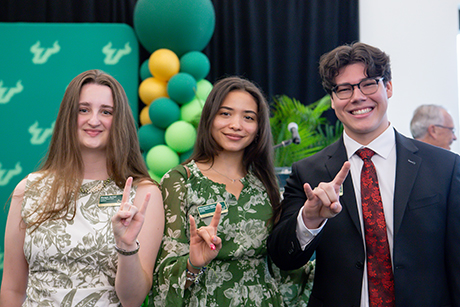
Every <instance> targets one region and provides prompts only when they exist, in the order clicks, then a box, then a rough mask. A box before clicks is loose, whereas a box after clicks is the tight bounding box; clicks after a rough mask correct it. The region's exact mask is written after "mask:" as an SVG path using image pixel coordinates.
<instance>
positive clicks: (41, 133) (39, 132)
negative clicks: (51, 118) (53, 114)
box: [29, 121, 55, 145]
mask: <svg viewBox="0 0 460 307" xmlns="http://www.w3.org/2000/svg"><path fill="white" fill-rule="evenodd" d="M54 123H55V122H53V123H52V124H51V127H50V128H46V129H44V128H39V127H38V121H35V123H34V124H33V125H32V126H30V127H29V133H30V134H32V138H31V139H30V144H32V145H41V144H43V143H45V141H46V139H47V138H48V137H50V136H51V135H52V134H53V129H54Z"/></svg>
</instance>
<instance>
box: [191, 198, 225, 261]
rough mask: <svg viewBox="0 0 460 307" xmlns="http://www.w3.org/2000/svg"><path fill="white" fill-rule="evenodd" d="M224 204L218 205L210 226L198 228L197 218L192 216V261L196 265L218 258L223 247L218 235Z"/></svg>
mask: <svg viewBox="0 0 460 307" xmlns="http://www.w3.org/2000/svg"><path fill="white" fill-rule="evenodd" d="M221 212H222V206H221V205H220V204H217V205H216V211H215V212H214V215H213V217H212V220H211V223H210V224H209V226H205V227H200V228H198V229H197V228H196V223H195V219H194V218H193V217H192V216H190V255H189V257H190V261H191V262H192V264H193V265H194V266H197V267H203V266H206V265H207V264H208V263H210V262H211V261H212V260H213V259H214V258H216V256H217V254H218V253H219V251H220V249H221V248H222V240H221V239H220V238H219V237H218V236H217V226H218V225H219V221H220V214H221Z"/></svg>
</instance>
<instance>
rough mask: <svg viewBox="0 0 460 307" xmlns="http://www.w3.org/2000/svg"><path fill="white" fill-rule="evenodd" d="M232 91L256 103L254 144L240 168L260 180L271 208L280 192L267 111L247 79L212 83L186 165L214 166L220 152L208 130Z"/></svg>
mask: <svg viewBox="0 0 460 307" xmlns="http://www.w3.org/2000/svg"><path fill="white" fill-rule="evenodd" d="M232 91H244V92H247V93H249V94H250V95H251V96H252V97H253V98H254V100H255V102H256V104H257V107H258V113H257V118H258V131H257V135H256V137H255V139H254V141H253V142H252V143H251V144H250V145H249V146H248V147H246V148H245V150H244V155H243V165H244V167H245V168H246V170H249V169H250V170H251V171H252V172H253V173H254V175H255V176H256V177H257V178H258V179H259V180H260V181H262V183H263V185H264V186H265V189H266V190H267V193H268V196H269V198H270V202H271V204H272V206H273V207H275V206H278V205H279V202H280V193H279V188H278V184H277V181H276V176H275V171H274V169H275V168H274V162H273V144H272V133H271V128H270V120H269V115H270V109H269V107H268V103H267V101H266V99H265V97H264V95H263V94H262V91H261V90H260V89H259V88H258V87H257V86H256V85H255V84H254V83H252V82H251V81H249V80H246V79H243V78H240V77H235V76H233V77H226V78H224V79H221V80H219V81H218V82H217V83H216V84H214V87H213V89H212V91H211V93H210V94H209V96H208V98H207V99H206V102H205V104H204V107H203V111H202V113H201V120H200V124H199V126H198V133H197V139H196V144H195V149H194V152H193V154H192V156H191V157H190V159H189V160H188V161H187V162H189V161H190V160H195V161H198V162H208V161H210V162H211V163H213V162H214V157H215V156H217V155H218V154H219V152H220V151H221V150H222V147H221V146H220V145H219V144H218V143H217V142H216V141H215V140H214V138H213V137H212V134H211V128H212V124H213V122H214V118H215V117H216V115H217V112H218V111H219V109H220V106H221V105H222V103H223V101H224V100H225V98H226V97H227V95H228V94H229V93H230V92H232Z"/></svg>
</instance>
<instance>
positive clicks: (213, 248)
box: [209, 243, 216, 251]
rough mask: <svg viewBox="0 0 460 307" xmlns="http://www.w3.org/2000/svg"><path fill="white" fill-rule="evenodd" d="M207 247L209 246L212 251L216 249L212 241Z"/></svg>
mask: <svg viewBox="0 0 460 307" xmlns="http://www.w3.org/2000/svg"><path fill="white" fill-rule="evenodd" d="M209 247H210V248H211V250H213V251H214V250H216V246H215V245H214V244H212V243H211V244H210V245H209Z"/></svg>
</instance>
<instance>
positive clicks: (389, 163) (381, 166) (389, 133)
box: [296, 125, 396, 307]
mask: <svg viewBox="0 0 460 307" xmlns="http://www.w3.org/2000/svg"><path fill="white" fill-rule="evenodd" d="M343 140H344V145H345V148H346V151H347V157H348V161H350V165H351V168H350V173H349V176H350V175H351V178H352V181H353V187H354V189H355V196H356V204H357V206H358V212H359V220H360V222H361V231H362V234H363V242H365V238H364V226H363V216H362V207H361V169H362V167H363V163H364V162H363V160H362V159H361V158H360V157H359V156H358V155H356V154H355V153H356V151H357V150H359V149H361V148H363V147H367V148H369V149H372V150H373V151H374V152H375V155H374V156H373V157H372V162H373V163H374V165H375V169H376V171H377V178H378V180H379V188H380V194H381V197H382V204H383V211H384V215H385V222H386V227H387V236H388V244H389V246H390V254H391V257H393V229H394V227H393V224H394V223H393V220H394V218H393V211H394V206H393V198H394V188H395V179H396V143H395V132H394V129H393V126H392V125H389V127H388V128H387V129H386V130H385V131H384V132H383V133H382V134H381V135H380V136H378V137H377V138H376V139H375V140H373V141H372V142H371V143H370V144H368V145H367V146H363V145H361V144H359V143H358V142H356V141H355V140H353V139H352V138H350V137H349V136H348V135H347V134H346V133H345V131H344V133H343ZM326 222H327V221H325V222H324V223H323V224H322V225H321V226H320V228H318V229H308V228H307V227H306V226H305V224H304V222H303V219H302V209H301V210H300V211H299V214H298V216H297V228H296V229H297V239H298V240H299V243H300V246H301V248H302V250H304V249H305V247H306V246H307V245H308V244H309V243H310V242H311V241H312V240H313V238H314V237H315V236H316V235H317V234H318V233H319V232H320V231H321V229H322V228H323V227H324V225H325V224H326ZM364 249H366V246H364ZM392 261H393V259H392ZM368 306H369V294H368V282H367V261H365V264H364V274H363V288H362V292H361V307H368Z"/></svg>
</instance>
